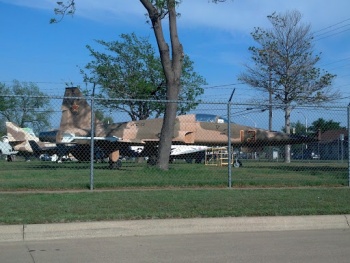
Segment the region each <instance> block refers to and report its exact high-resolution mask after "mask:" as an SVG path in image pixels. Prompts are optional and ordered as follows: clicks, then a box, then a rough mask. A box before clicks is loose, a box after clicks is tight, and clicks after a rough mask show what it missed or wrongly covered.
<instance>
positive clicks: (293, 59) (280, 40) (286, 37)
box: [239, 11, 340, 162]
mask: <svg viewBox="0 0 350 263" xmlns="http://www.w3.org/2000/svg"><path fill="white" fill-rule="evenodd" d="M268 19H269V21H270V22H271V24H272V28H271V29H262V28H259V27H258V28H255V30H254V31H253V32H252V36H253V39H254V40H255V41H256V42H257V44H258V46H256V47H250V48H249V50H250V52H251V54H252V60H253V62H254V63H255V65H254V66H247V72H245V73H242V74H241V75H240V76H239V79H240V80H241V81H243V82H244V83H246V84H248V85H250V86H252V87H255V88H257V89H258V90H260V91H263V92H267V93H268V94H269V97H270V99H269V104H270V106H271V105H272V103H276V104H279V105H282V106H281V109H283V111H284V113H285V116H284V118H285V130H286V133H288V134H289V133H290V131H291V124H290V115H291V112H292V110H293V108H294V107H295V106H296V105H303V104H310V103H318V104H320V103H325V102H328V101H331V100H334V99H337V98H339V96H340V95H339V93H338V92H333V91H332V90H331V88H330V87H331V84H332V81H333V79H334V78H335V75H333V74H330V73H328V72H326V71H321V69H319V68H316V64H317V62H318V61H319V60H320V56H319V55H314V50H313V45H312V41H313V36H312V34H311V33H310V25H304V24H302V23H301V14H300V13H299V12H298V11H288V12H286V13H284V14H275V13H273V14H272V15H270V16H268ZM285 161H286V162H290V145H287V146H286V147H285Z"/></svg>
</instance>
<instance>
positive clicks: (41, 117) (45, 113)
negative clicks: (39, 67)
mask: <svg viewBox="0 0 350 263" xmlns="http://www.w3.org/2000/svg"><path fill="white" fill-rule="evenodd" d="M0 94H6V95H2V96H0V101H1V106H0V116H1V118H2V119H3V120H5V121H11V122H14V123H15V124H17V125H18V126H20V127H30V128H32V129H33V130H34V132H38V131H40V130H43V129H48V128H49V127H50V126H51V125H50V117H51V114H52V113H53V110H52V109H51V108H50V99H49V98H48V97H47V95H46V94H45V93H43V92H41V91H40V90H39V87H38V86H37V85H36V84H35V83H27V82H22V83H20V82H19V81H17V80H14V81H13V83H12V85H10V86H7V85H5V84H4V83H0ZM2 123H3V122H2Z"/></svg>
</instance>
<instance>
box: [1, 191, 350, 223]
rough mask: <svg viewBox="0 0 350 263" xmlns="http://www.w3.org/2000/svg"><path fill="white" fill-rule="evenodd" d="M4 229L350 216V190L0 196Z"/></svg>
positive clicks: (125, 192) (115, 192)
mask: <svg viewBox="0 0 350 263" xmlns="http://www.w3.org/2000/svg"><path fill="white" fill-rule="evenodd" d="M0 211H1V213H0V224H37V223H53V222H76V221H105V220H123V219H148V218H190V217H191V218H193V217H227V216H234V217H236V216H277V215H282V216H283V215H320V214H350V190H349V189H347V188H339V189H334V188H332V189H317V188H315V189H255V190H247V189H246V190H242V189H240V190H237V189H235V190H230V189H212V190H208V189H201V190H150V191H136V190H135V191H134V190H130V191H108V192H98V191H94V192H80V193H50V194H44V193H36V194H30V193H21V194H18V193H17V194H12V193H6V194H0Z"/></svg>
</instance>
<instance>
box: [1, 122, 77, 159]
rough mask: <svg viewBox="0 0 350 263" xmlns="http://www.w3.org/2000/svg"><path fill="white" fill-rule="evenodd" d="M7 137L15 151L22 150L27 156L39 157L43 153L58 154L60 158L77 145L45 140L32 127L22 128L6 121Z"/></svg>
mask: <svg viewBox="0 0 350 263" xmlns="http://www.w3.org/2000/svg"><path fill="white" fill-rule="evenodd" d="M6 129H7V139H8V142H9V144H10V145H11V146H12V147H13V149H14V150H15V151H18V152H20V153H21V154H22V155H24V156H25V157H26V158H28V157H29V156H35V157H39V156H40V155H41V154H49V155H53V154H56V155H57V156H58V157H59V158H58V160H59V159H60V158H61V157H62V156H64V155H67V154H68V153H69V151H70V150H71V148H73V147H75V145H72V146H70V145H67V144H56V143H52V142H43V141H40V140H39V138H38V137H37V136H36V135H35V134H34V132H33V130H32V129H30V128H21V127H19V126H17V125H16V124H14V123H12V122H6Z"/></svg>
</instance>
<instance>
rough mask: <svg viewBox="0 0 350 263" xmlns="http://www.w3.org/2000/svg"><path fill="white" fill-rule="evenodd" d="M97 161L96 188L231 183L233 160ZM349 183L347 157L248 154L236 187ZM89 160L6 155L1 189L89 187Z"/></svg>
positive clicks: (234, 180)
mask: <svg viewBox="0 0 350 263" xmlns="http://www.w3.org/2000/svg"><path fill="white" fill-rule="evenodd" d="M107 167H108V165H107V164H100V163H99V164H95V169H94V176H93V186H94V188H95V189H116V188H130V187H148V188H149V187H152V188H153V187H223V188H224V187H227V185H228V168H227V166H223V167H218V166H207V165H204V164H187V163H185V162H176V163H174V164H171V165H170V169H169V171H160V170H159V169H157V168H156V167H152V166H148V165H147V164H145V163H134V162H124V163H123V166H122V168H121V169H120V170H109V169H108V168H107ZM347 185H348V168H347V164H346V163H322V162H315V163H304V162H298V163H291V164H285V163H282V162H281V163H277V162H257V161H254V162H253V161H249V160H246V161H245V162H244V165H243V167H241V168H238V169H236V168H232V186H233V187H300V186H301V187H302V186H325V187H340V186H347ZM89 188H90V164H89V163H74V162H70V163H61V164H59V163H53V162H40V161H31V162H13V163H7V162H5V161H1V166H0V191H18V190H20V191H25V190H62V189H89Z"/></svg>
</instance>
